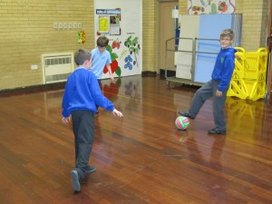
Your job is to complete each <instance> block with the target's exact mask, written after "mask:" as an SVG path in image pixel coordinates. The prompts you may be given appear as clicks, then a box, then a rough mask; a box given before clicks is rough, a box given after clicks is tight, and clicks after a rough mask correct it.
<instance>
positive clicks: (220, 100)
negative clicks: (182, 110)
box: [189, 80, 227, 130]
mask: <svg viewBox="0 0 272 204" xmlns="http://www.w3.org/2000/svg"><path fill="white" fill-rule="evenodd" d="M218 84H219V82H218V81H214V80H211V81H208V82H207V83H206V84H204V85H203V86H202V87H201V88H199V89H198V90H197V91H196V93H195V95H194V97H193V100H192V104H191V107H190V109H189V114H190V115H191V116H192V117H196V115H197V114H198V112H199V110H200V108H201V107H202V105H203V104H204V102H205V101H206V100H207V99H209V98H211V97H212V100H213V118H214V123H215V128H216V129H217V130H226V121H225V114H224V108H225V101H226V93H227V92H226V91H224V92H223V94H222V96H220V97H218V96H216V95H215V93H216V90H217V87H218Z"/></svg>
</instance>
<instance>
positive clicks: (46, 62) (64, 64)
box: [42, 53, 74, 84]
mask: <svg viewBox="0 0 272 204" xmlns="http://www.w3.org/2000/svg"><path fill="white" fill-rule="evenodd" d="M42 67H43V82H44V84H48V83H54V82H61V81H66V80H67V77H68V76H69V75H70V73H71V72H72V71H73V70H74V56H73V53H53V54H43V55H42Z"/></svg>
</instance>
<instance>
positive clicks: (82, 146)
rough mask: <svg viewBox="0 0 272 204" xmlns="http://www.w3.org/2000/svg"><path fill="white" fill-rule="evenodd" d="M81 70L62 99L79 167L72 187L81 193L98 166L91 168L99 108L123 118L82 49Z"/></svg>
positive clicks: (78, 58) (78, 59) (77, 56)
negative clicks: (82, 184)
mask: <svg viewBox="0 0 272 204" xmlns="http://www.w3.org/2000/svg"><path fill="white" fill-rule="evenodd" d="M74 58H75V63H76V64H77V65H78V67H77V68H76V69H75V71H74V72H73V73H72V74H71V75H70V76H69V78H68V80H67V82H66V85H65V91H64V95H63V99H62V116H63V118H62V121H63V123H65V124H67V123H69V122H70V120H71V118H72V126H73V132H74V136H75V160H76V164H75V168H74V169H73V170H72V171H71V177H72V187H73V189H74V191H80V188H81V186H80V182H81V181H82V179H83V178H84V177H85V176H86V175H87V174H88V173H92V172H94V171H95V170H96V169H95V167H91V166H89V165H88V163H89V157H90V154H91V150H92V144H93V140H94V114H95V112H96V106H101V107H103V108H105V109H106V110H108V111H111V112H112V113H113V115H114V116H117V117H123V114H122V113H121V112H120V111H118V110H116V109H115V107H114V104H113V103H112V102H111V101H109V100H108V99H107V98H106V97H105V96H104V95H103V94H102V92H101V89H100V87H99V84H98V81H97V79H96V77H95V75H94V74H93V73H92V72H90V71H88V69H90V67H91V55H90V53H89V52H88V51H87V50H84V49H79V50H78V51H77V52H75V55H74Z"/></svg>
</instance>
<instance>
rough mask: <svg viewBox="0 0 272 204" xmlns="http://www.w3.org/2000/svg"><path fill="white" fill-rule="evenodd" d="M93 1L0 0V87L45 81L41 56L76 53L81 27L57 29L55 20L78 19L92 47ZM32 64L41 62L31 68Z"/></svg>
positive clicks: (74, 20)
mask: <svg viewBox="0 0 272 204" xmlns="http://www.w3.org/2000/svg"><path fill="white" fill-rule="evenodd" d="M92 19H93V1H84V0H77V1H69V3H67V1H65V0H58V1H55V0H43V1H37V0H1V1H0V30H1V32H0V45H1V49H0V56H1V62H0V90H1V89H9V88H15V87H25V86H31V85H37V84H42V67H41V55H42V54H45V53H52V52H53V53H54V52H68V51H69V52H73V51H74V50H75V49H77V48H79V47H82V45H81V44H78V43H77V32H78V31H79V30H80V29H71V30H56V29H54V28H53V24H54V22H79V23H81V24H82V30H84V31H85V32H86V34H87V40H86V43H85V45H84V47H86V48H88V49H90V48H91V47H93V41H94V35H93V33H94V31H93V29H94V26H93V21H92ZM32 64H36V65H38V69H37V70H31V69H30V67H31V65H32Z"/></svg>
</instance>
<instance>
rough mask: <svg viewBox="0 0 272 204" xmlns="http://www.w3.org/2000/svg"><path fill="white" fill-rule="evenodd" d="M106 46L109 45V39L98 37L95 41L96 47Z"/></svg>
mask: <svg viewBox="0 0 272 204" xmlns="http://www.w3.org/2000/svg"><path fill="white" fill-rule="evenodd" d="M108 44H109V39H108V38H107V37H105V36H100V37H99V38H97V40H96V45H97V46H98V47H107V45H108Z"/></svg>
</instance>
